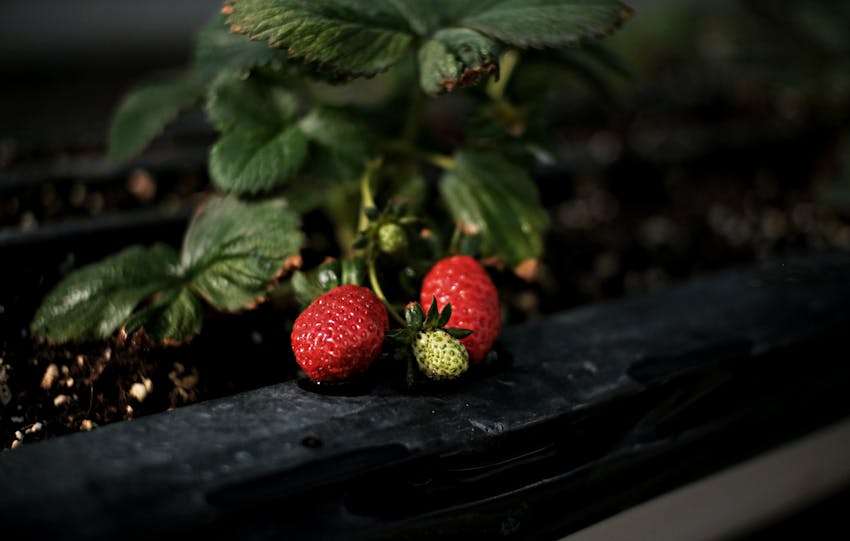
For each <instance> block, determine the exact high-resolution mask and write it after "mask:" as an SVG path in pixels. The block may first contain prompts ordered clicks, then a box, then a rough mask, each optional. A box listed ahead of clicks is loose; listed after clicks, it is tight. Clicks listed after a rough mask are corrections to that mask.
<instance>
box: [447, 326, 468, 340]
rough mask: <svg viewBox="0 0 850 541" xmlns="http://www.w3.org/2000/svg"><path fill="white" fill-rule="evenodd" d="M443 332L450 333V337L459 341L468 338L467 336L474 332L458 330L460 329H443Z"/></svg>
mask: <svg viewBox="0 0 850 541" xmlns="http://www.w3.org/2000/svg"><path fill="white" fill-rule="evenodd" d="M443 330H444V331H446V332H447V333H449V336H451V337H452V338H455V339H457V340H463V339H464V338H466V337H467V336H469V335H471V334H472V331H471V330H469V329H458V328H454V327H450V328H448V329H443Z"/></svg>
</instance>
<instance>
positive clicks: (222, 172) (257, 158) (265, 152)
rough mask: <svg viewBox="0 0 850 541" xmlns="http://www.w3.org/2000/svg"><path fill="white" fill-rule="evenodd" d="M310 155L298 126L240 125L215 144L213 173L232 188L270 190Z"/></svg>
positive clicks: (254, 191) (215, 179) (220, 184)
mask: <svg viewBox="0 0 850 541" xmlns="http://www.w3.org/2000/svg"><path fill="white" fill-rule="evenodd" d="M306 157H307V140H306V139H305V138H304V134H303V133H302V132H301V130H299V129H298V128H297V127H295V126H289V127H287V128H284V129H282V130H280V131H271V130H252V129H247V128H240V129H237V130H234V131H232V132H230V133H227V134H225V135H224V136H222V137H221V138H220V139H219V140H218V141H217V142H216V143H215V145H213V147H212V150H211V151H210V177H212V180H213V183H215V185H216V186H218V187H219V188H221V189H222V190H225V191H228V192H235V193H245V194H257V193H260V192H267V191H270V190H272V189H274V188H276V187H278V186H280V185H281V184H283V183H285V182H286V181H288V180H289V179H291V178H292V177H294V176H295V175H296V173H298V171H299V170H300V168H301V166H302V165H303V164H304V160H305V158H306Z"/></svg>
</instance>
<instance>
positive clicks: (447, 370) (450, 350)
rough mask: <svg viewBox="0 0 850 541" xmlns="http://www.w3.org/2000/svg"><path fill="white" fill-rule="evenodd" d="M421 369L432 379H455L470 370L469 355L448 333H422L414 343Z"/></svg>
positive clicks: (436, 330) (440, 331)
mask: <svg viewBox="0 0 850 541" xmlns="http://www.w3.org/2000/svg"><path fill="white" fill-rule="evenodd" d="M413 355H414V357H416V363H417V364H418V365H419V369H420V370H421V371H422V373H423V374H425V375H426V376H427V377H429V378H431V379H455V378H458V377H460V376H461V375H462V374H463V373H464V372H466V370H467V368H469V353H467V351H466V348H465V347H463V344H461V343H460V342H459V341H458V340H456V339H454V338H452V337H451V336H450V335H449V333H447V332H446V331H443V330H440V329H435V330H431V331H421V332H419V334H417V335H416V339H415V340H414V341H413Z"/></svg>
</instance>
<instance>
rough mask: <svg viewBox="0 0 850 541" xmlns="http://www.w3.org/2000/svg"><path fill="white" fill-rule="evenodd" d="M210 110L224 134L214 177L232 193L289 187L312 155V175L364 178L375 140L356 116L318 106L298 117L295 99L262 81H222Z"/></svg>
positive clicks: (213, 160) (213, 161) (214, 157)
mask: <svg viewBox="0 0 850 541" xmlns="http://www.w3.org/2000/svg"><path fill="white" fill-rule="evenodd" d="M207 111H208V115H209V117H210V120H211V121H212V123H213V125H214V126H215V127H216V128H217V129H218V130H219V131H221V132H222V133H223V134H222V136H221V138H220V139H219V140H218V142H217V143H216V144H215V145H214V146H213V148H212V151H211V153H210V176H211V177H212V179H213V182H214V183H215V184H216V185H217V186H218V187H219V188H222V189H224V190H226V191H231V192H236V193H249V194H255V193H259V192H265V191H269V190H272V189H275V188H278V187H280V186H282V185H284V184H286V183H287V182H288V181H289V180H290V179H292V178H293V177H294V176H295V175H297V174H298V173H299V172H301V170H302V168H303V167H304V165H305V162H306V159H307V156H308V154H311V156H312V159H311V160H310V172H311V173H312V174H313V175H314V176H319V177H322V178H330V179H333V180H335V181H340V180H342V181H347V180H355V179H357V178H359V176H360V173H361V171H362V168H363V163H364V161H365V160H366V159H367V158H368V157H369V155H370V154H369V151H370V148H371V145H372V143H373V137H372V136H371V134H370V133H369V130H368V129H366V128H365V127H364V126H362V125H361V124H360V123H358V122H357V121H356V120H355V119H354V118H353V117H352V116H351V115H348V114H345V113H343V112H341V111H338V110H335V109H331V108H327V107H317V108H314V109H312V110H310V111H309V112H307V114H305V115H303V116H302V117H301V118H298V115H297V113H298V101H297V99H296V97H295V95H294V94H292V93H291V92H289V91H287V90H286V89H284V88H281V87H280V86H279V85H278V84H276V83H275V82H274V81H269V80H267V79H264V78H261V77H252V78H251V79H248V80H244V79H242V78H240V77H235V76H225V77H221V78H219V79H218V80H217V81H216V83H215V85H214V86H213V88H212V89H211V91H210V94H209V97H208V101H207Z"/></svg>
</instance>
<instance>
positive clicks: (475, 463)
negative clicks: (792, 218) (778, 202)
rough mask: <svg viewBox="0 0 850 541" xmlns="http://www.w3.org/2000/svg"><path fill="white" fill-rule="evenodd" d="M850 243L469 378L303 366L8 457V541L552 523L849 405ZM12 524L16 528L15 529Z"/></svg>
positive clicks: (537, 335) (616, 319)
mask: <svg viewBox="0 0 850 541" xmlns="http://www.w3.org/2000/svg"><path fill="white" fill-rule="evenodd" d="M848 276H850V257H848V256H844V255H834V256H818V257H811V258H806V259H794V260H785V261H779V262H775V263H773V264H771V265H768V266H766V267H764V268H760V269H756V270H750V271H741V272H727V273H725V274H720V275H717V276H715V277H711V278H707V279H703V280H698V281H694V282H692V283H690V284H688V285H685V286H682V287H678V288H674V289H670V290H667V291H664V292H661V293H659V294H655V295H652V296H648V297H644V298H639V299H633V300H626V301H621V302H616V303H611V304H604V305H597V306H590V307H587V308H582V309H578V310H573V311H570V312H567V313H564V314H561V315H559V316H556V317H552V318H549V319H546V320H543V321H537V322H532V323H528V324H526V325H522V326H519V327H514V328H511V329H508V330H507V331H506V332H505V335H504V339H503V343H504V347H505V348H506V349H507V350H508V351H509V352H510V353H511V354H512V356H513V359H514V361H513V365H512V366H511V367H508V368H506V369H504V370H503V371H501V372H497V373H494V374H492V375H489V376H486V377H483V378H481V379H477V380H474V381H471V382H469V384H468V385H465V386H463V387H460V388H458V389H454V390H452V391H446V392H441V393H435V394H419V395H405V394H401V393H399V392H398V391H395V390H393V389H390V388H382V387H380V386H379V387H378V388H376V389H374V390H373V391H372V392H370V393H368V394H365V395H362V396H326V395H319V394H314V393H311V392H309V391H307V390H304V389H303V388H302V387H300V386H299V385H298V384H297V383H296V382H294V381H293V382H289V383H284V384H280V385H275V386H271V387H266V388H262V389H258V390H256V391H252V392H248V393H244V394H241V395H236V396H232V397H229V398H225V399H221V400H215V401H210V402H206V403H201V404H197V405H194V406H190V407H185V408H181V409H178V410H176V411H173V412H170V413H165V414H160V415H155V416H151V417H147V418H143V419H139V420H136V421H132V422H124V423H118V424H115V425H111V426H107V427H104V428H101V429H98V430H96V431H94V432H92V433H86V434H77V435H73V436H66V437H61V438H57V439H55V440H52V441H49V442H45V443H41V444H35V445H28V446H26V447H25V448H23V449H21V450H18V451H15V452H6V453H2V454H0V524H3V531H4V533H5V534H6V535H10V537H8V538H9V539H18V538H46V537H47V536H52V535H61V537H62V538H63V539H83V538H100V539H116V538H139V537H146V536H156V537H157V538H163V537H165V538H171V537H175V538H176V537H183V536H185V535H186V534H187V532H192V533H193V534H195V535H202V534H205V533H206V534H209V535H212V534H215V536H216V538H218V537H220V536H228V535H229V536H237V537H238V538H240V539H272V538H274V539H280V538H300V537H309V538H330V539H336V538H339V539H360V538H364V539H365V538H369V539H374V538H390V537H392V538H398V537H401V538H423V539H424V538H429V539H433V538H434V537H435V536H438V535H439V536H445V537H448V538H469V537H476V538H478V537H481V538H484V537H486V538H494V537H499V536H517V537H519V538H540V539H553V538H556V537H557V536H560V535H564V534H567V533H569V532H572V531H575V530H577V529H579V528H581V527H583V526H586V525H588V524H591V523H593V522H595V521H598V520H600V519H601V518H604V517H606V516H608V515H610V514H612V513H614V512H617V511H619V510H622V509H624V508H627V507H630V506H632V505H635V504H636V503H638V502H641V501H644V500H646V499H647V498H649V497H651V496H653V495H656V494H659V493H661V492H664V491H667V490H669V489H671V488H673V487H675V486H678V485H681V484H682V483H685V482H687V481H689V480H693V479H695V478H697V477H700V476H702V475H705V474H707V473H709V472H712V471H715V470H717V469H719V468H721V467H723V466H725V465H728V464H731V463H733V462H736V461H739V460H741V459H743V458H746V457H749V456H752V455H753V454H755V453H758V452H760V451H763V450H765V449H767V448H769V447H771V446H773V445H776V444H778V443H781V442H784V441H787V440H789V439H791V438H794V437H797V436H799V435H801V434H804V433H806V432H808V431H811V430H813V429H815V428H817V427H820V426H823V425H824V424H826V423H829V422H832V421H834V420H837V419H840V418H842V417H843V416H845V415H847V414H848V413H850V402H848V401H847V399H846V397H847V396H848V394H847V393H848V392H850V364H848V363H847V362H846V357H847V356H846V353H845V352H842V350H846V341H845V340H846V336H847V329H848V328H850V327H848V325H850V279H848ZM5 537H6V536H4V538H5Z"/></svg>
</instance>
